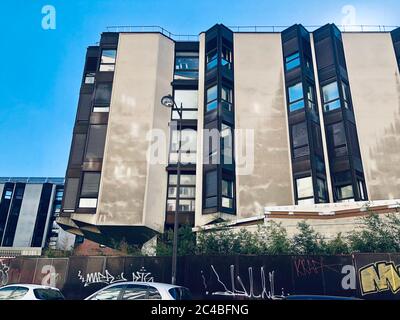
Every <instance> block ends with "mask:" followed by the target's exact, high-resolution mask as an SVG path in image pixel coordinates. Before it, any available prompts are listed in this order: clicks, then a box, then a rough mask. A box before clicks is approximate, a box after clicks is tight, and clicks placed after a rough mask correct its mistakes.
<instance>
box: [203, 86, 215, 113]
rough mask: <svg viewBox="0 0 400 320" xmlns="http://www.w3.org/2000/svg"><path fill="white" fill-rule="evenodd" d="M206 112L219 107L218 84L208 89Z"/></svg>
mask: <svg viewBox="0 0 400 320" xmlns="http://www.w3.org/2000/svg"><path fill="white" fill-rule="evenodd" d="M206 97H207V99H206V103H207V106H206V112H209V111H213V110H216V109H217V108H218V86H217V85H213V86H212V87H209V88H207V89H206Z"/></svg>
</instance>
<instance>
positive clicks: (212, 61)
mask: <svg viewBox="0 0 400 320" xmlns="http://www.w3.org/2000/svg"><path fill="white" fill-rule="evenodd" d="M217 57H218V54H217V49H215V50H212V51H210V52H208V53H207V55H206V60H207V71H210V70H212V69H214V68H216V67H217V65H218V60H217Z"/></svg>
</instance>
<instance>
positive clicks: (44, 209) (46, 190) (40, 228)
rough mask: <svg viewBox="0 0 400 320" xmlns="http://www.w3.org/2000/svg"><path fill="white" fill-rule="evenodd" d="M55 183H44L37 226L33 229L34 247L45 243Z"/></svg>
mask: <svg viewBox="0 0 400 320" xmlns="http://www.w3.org/2000/svg"><path fill="white" fill-rule="evenodd" d="M52 191H53V185H52V184H49V183H45V184H44V185H43V189H42V194H41V196H40V201H39V208H38V211H37V216H36V223H35V228H34V231H33V238H32V244H31V246H32V247H41V246H42V245H43V244H44V243H43V237H44V232H45V229H46V223H47V218H48V215H49V207H50V202H51V201H50V200H51V194H52Z"/></svg>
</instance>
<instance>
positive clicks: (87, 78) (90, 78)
mask: <svg viewBox="0 0 400 320" xmlns="http://www.w3.org/2000/svg"><path fill="white" fill-rule="evenodd" d="M95 75H96V74H95V73H87V74H86V76H85V84H93V83H94V80H95Z"/></svg>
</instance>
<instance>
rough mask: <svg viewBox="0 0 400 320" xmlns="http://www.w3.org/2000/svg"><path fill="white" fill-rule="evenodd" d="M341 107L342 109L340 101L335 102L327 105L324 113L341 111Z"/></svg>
mask: <svg viewBox="0 0 400 320" xmlns="http://www.w3.org/2000/svg"><path fill="white" fill-rule="evenodd" d="M340 107H341V104H340V100H335V101H333V102H329V103H325V104H324V111H325V112H328V111H332V110H336V109H339V108H340Z"/></svg>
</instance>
